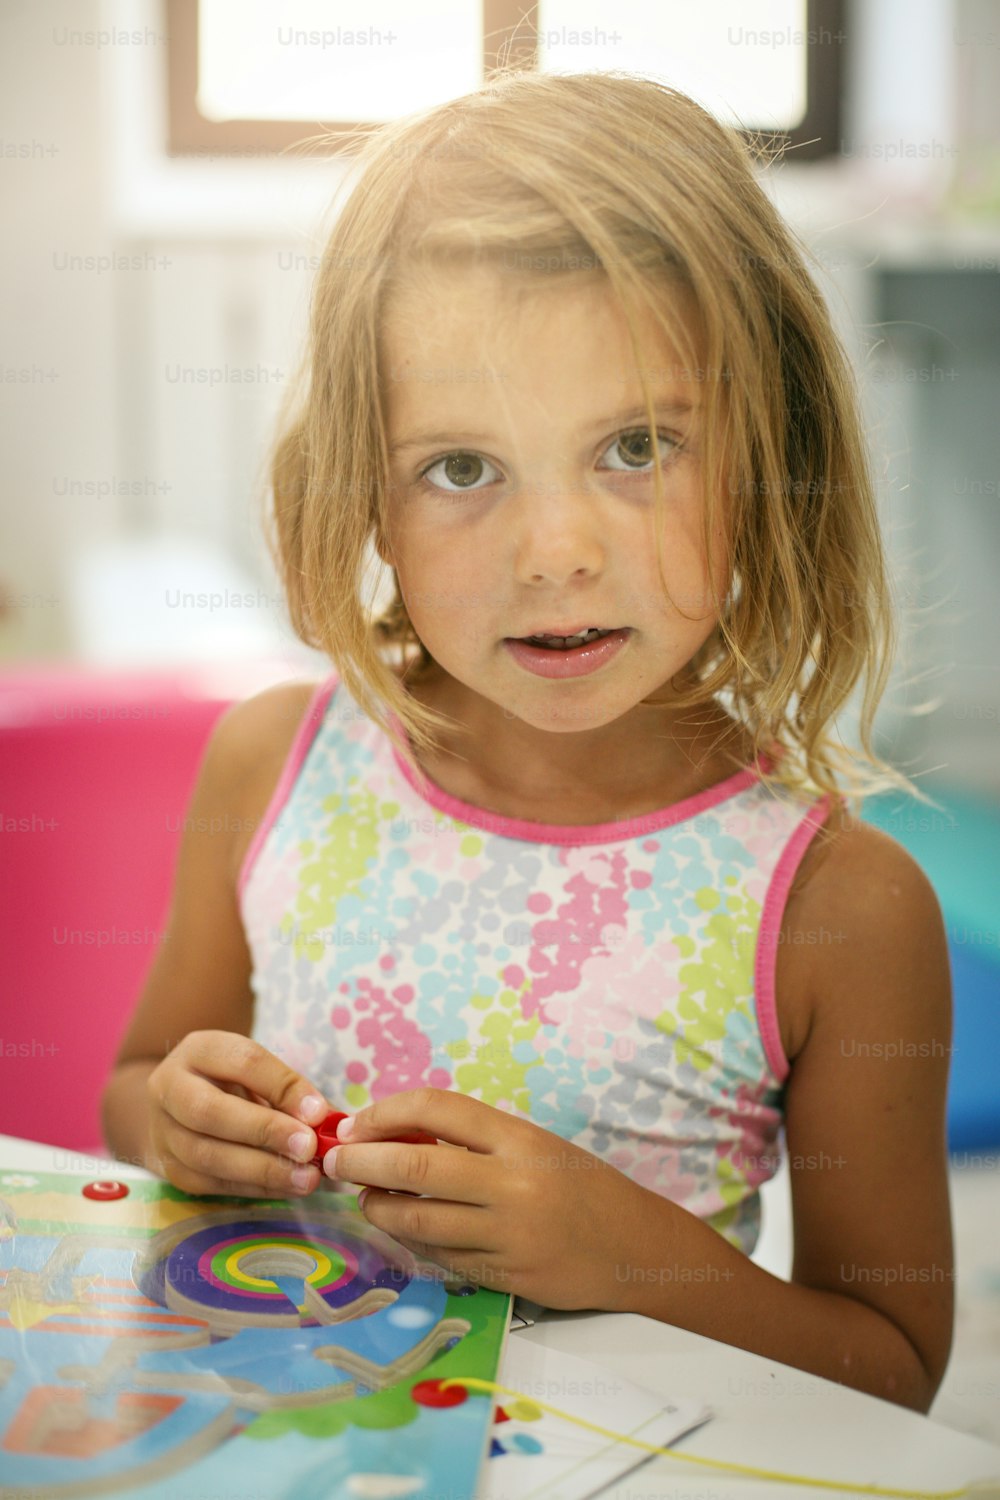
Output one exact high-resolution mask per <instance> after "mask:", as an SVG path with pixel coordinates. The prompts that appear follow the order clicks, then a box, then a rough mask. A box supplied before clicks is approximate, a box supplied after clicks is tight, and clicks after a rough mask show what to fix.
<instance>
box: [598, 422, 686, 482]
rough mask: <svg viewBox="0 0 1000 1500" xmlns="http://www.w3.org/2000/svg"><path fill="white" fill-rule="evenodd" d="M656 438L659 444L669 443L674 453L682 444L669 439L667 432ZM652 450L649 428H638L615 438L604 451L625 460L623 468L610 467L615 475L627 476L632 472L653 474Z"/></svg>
mask: <svg viewBox="0 0 1000 1500" xmlns="http://www.w3.org/2000/svg"><path fill="white" fill-rule="evenodd" d="M656 437H657V441H658V442H661V443H668V444H669V445H670V451H673V450H674V449H675V448H679V447H680V443H679V442H678V440H677V439H676V438H672V437H668V435H667V434H666V433H665V432H658V433H657V434H656ZM651 450H652V444H651V442H650V430H649V428H648V427H637V428H636V429H635V431H634V432H623V433H620V434H619V436H618V437H616V438H615V440H614V442H613V443H610V444H609V445H608V447H607V448H605V450H604V451H605V453H610V452H612V451H613V452H614V453H615V454H616V455H617V456H618V457H621V458H624V460H625V462H624V464H622V465H621V467H618V466H616V465H615V464H611V465H609V467H610V468H611V470H612V472H613V473H616V474H626V473H629V472H631V473H633V474H634V473H642V472H644V471H645V472H652V469H651V466H652V464H653V461H654V455H653V453H652V451H651ZM662 457H664V458H667V457H669V452H668V453H665V454H663V455H662Z"/></svg>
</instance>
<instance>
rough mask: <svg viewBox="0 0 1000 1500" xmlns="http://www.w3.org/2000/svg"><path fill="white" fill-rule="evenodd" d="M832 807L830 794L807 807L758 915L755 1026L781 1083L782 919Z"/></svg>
mask: <svg viewBox="0 0 1000 1500" xmlns="http://www.w3.org/2000/svg"><path fill="white" fill-rule="evenodd" d="M832 806H833V803H832V800H831V797H830V794H829V793H826V795H824V796H822V797H820V798H819V799H818V800H817V801H816V802H814V803H813V804H812V806H811V807H810V808H809V811H808V812H807V813H806V815H805V817H804V818H803V819H802V822H801V823H800V824H799V826H798V827H797V828H796V830H795V832H794V833H793V834H792V836H791V838H790V839H789V840H788V843H787V844H786V845H785V847H784V849H783V850H782V853H781V858H780V859H779V860H778V863H777V865H776V866H775V870H774V874H773V875H772V876H771V884H770V885H769V887H768V891H767V895H766V896H765V897H764V910H763V911H762V913H761V919H760V933H759V935H758V938H757V956H756V959H755V962H754V993H755V995H756V997H757V1025H758V1027H759V1028H760V1035H761V1040H762V1041H763V1043H764V1052H765V1054H766V1056H767V1060H768V1062H769V1063H770V1064H771V1071H772V1072H773V1073H774V1076H775V1078H776V1079H777V1080H778V1082H779V1083H784V1081H785V1079H786V1078H787V1077H788V1075H789V1073H790V1072H791V1071H792V1066H791V1063H790V1062H789V1061H788V1058H787V1057H786V1056H785V1049H784V1047H783V1046H782V1045H781V1031H780V1029H779V1027H778V1012H777V1008H776V1004H775V995H774V976H775V969H776V966H777V960H778V940H779V937H780V934H781V919H782V916H783V915H784V911H785V904H786V902H787V901H788V892H789V890H790V889H791V884H792V880H793V878H794V876H795V871H796V870H797V869H798V867H799V864H800V862H801V860H802V856H803V855H804V854H805V852H806V848H807V846H808V845H809V843H810V842H811V840H812V839H813V837H814V836H815V835H816V833H817V832H818V831H819V829H820V828H821V827H822V826H823V823H824V821H825V819H826V816H827V814H828V813H829V812H830V811H831V808H832Z"/></svg>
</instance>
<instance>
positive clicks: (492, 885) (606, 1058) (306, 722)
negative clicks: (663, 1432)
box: [238, 674, 830, 1255]
mask: <svg viewBox="0 0 1000 1500" xmlns="http://www.w3.org/2000/svg"><path fill="white" fill-rule="evenodd" d="M394 724H395V725H396V726H398V729H399V732H400V735H401V738H402V737H403V736H405V730H404V729H403V726H402V725H401V724H400V723H399V720H398V719H394ZM761 764H762V766H763V769H764V770H770V767H771V765H772V764H773V760H771V759H770V758H769V757H767V756H764V757H762V758H761ZM829 800H830V799H829V798H828V797H826V796H823V797H819V798H818V799H816V800H813V801H811V802H809V801H806V802H803V801H802V800H800V799H797V798H796V797H794V796H793V794H792V793H790V792H789V791H788V790H787V789H785V788H783V787H780V786H779V787H773V786H772V787H766V786H765V785H764V784H763V782H762V781H761V780H760V777H759V775H758V773H757V771H756V770H755V769H753V768H746V769H744V770H742V771H740V772H738V773H737V774H735V775H733V776H730V777H728V779H726V780H724V781H722V782H719V783H718V784H717V785H715V786H713V787H710V788H709V789H708V790H707V791H704V792H700V793H699V794H697V795H696V796H692V797H688V798H685V799H684V800H683V801H681V802H678V803H675V804H674V805H673V806H671V807H665V808H663V809H661V810H660V811H657V812H652V813H646V814H644V815H643V816H641V817H636V818H628V819H623V820H620V821H617V822H611V823H602V824H590V825H579V826H577V825H571V826H567V825H564V824H546V823H536V822H526V821H522V820H519V819H514V818H508V817H502V816H500V815H498V814H496V813H492V812H489V811H487V810H485V809H482V808H477V807H475V806H473V805H471V804H469V803H465V802H461V801H459V800H458V799H456V798H454V797H452V796H450V795H449V794H448V793H446V792H445V791H444V790H443V789H442V788H440V787H438V786H437V785H436V784H435V783H433V782H431V781H430V780H429V778H428V777H426V776H425V775H421V776H420V777H415V776H414V774H413V772H412V770H411V768H410V767H409V766H408V765H407V764H406V762H405V761H404V759H403V758H402V756H401V755H400V754H399V753H398V751H397V749H396V747H395V746H394V745H393V743H392V741H391V740H390V738H389V737H388V735H387V734H386V733H385V732H384V731H383V730H382V729H381V727H380V726H379V725H377V724H376V723H375V721H374V720H372V719H371V718H370V717H369V716H368V715H367V714H365V713H364V711H363V710H362V709H361V708H360V706H359V705H358V704H357V702H356V701H355V700H354V699H353V698H352V697H351V696H350V695H349V694H348V691H347V688H346V686H345V684H343V683H342V682H340V681H339V679H338V676H337V675H336V674H334V675H333V676H331V677H330V678H328V679H327V680H326V681H325V682H323V683H321V684H319V686H318V687H317V689H316V691H315V693H314V694H313V698H312V700H311V702H310V705H309V708H308V710H307V711H306V713H305V715H304V717H303V720H302V722H301V724H300V726H299V728H298V731H297V734H296V737H295V740H294V742H293V744H292V746H291V749H290V751H289V754H288V758H287V761H286V763H285V766H284V769H283V772H282V774H281V777H280V778H279V781H278V785H277V787H276V788H275V791H274V794H273V796H272V798H271V801H270V803H269V804H268V807H267V810H266V812H265V814H264V817H263V819H262V821H261V823H260V825H259V826H258V828H257V830H256V833H255V835H254V838H253V841H252V842H251V844H250V846H249V848H248V849H247V852H246V856H245V859H244V861H243V865H242V867H241V870H240V875H239V883H238V899H239V902H240V910H241V916H242V920H243V924H244V927H245V931H246V936H247V942H248V947H249V951H250V955H251V959H252V975H251V987H252V990H253V996H254V1020H253V1028H252V1031H251V1035H252V1036H253V1037H254V1038H255V1039H256V1040H257V1041H259V1042H260V1043H261V1045H262V1046H264V1047H265V1048H267V1049H268V1051H270V1052H273V1053H274V1054H276V1055H277V1056H279V1057H281V1058H282V1059H283V1060H284V1061H285V1062H286V1063H288V1064H289V1066H291V1067H293V1068H295V1069H296V1070H297V1071H299V1072H301V1073H302V1074H303V1075H304V1076H306V1077H307V1078H308V1079H310V1081H311V1082H312V1083H314V1084H315V1085H316V1086H317V1087H319V1088H321V1089H323V1090H324V1092H325V1094H326V1097H327V1098H328V1099H329V1100H330V1102H331V1104H332V1105H333V1106H334V1107H336V1108H344V1109H348V1110H357V1109H360V1108H361V1107H362V1106H363V1105H365V1104H368V1103H371V1102H373V1101H375V1100H378V1099H381V1098H384V1097H386V1096H387V1095H391V1094H395V1093H398V1092H400V1091H402V1090H406V1089H414V1088H419V1087H421V1086H424V1085H430V1086H431V1087H434V1088H442V1089H456V1090H458V1091H460V1092H462V1093H465V1094H470V1095H472V1096H474V1097H475V1098H478V1099H482V1100H484V1101H485V1102H486V1103H488V1104H492V1105H494V1106H496V1107H498V1108H501V1109H505V1110H508V1111H510V1112H512V1113H515V1114H520V1115H522V1116H523V1117H527V1118H529V1119H530V1120H532V1121H533V1122H534V1123H535V1124H537V1125H539V1126H541V1127H542V1128H543V1129H545V1130H548V1131H552V1132H553V1133H554V1134H556V1135H558V1136H562V1137H563V1138H565V1139H566V1140H568V1141H572V1142H573V1143H574V1144H576V1145H578V1146H580V1147H583V1148H584V1149H585V1150H587V1151H590V1152H593V1153H594V1154H595V1155H597V1156H600V1157H602V1158H604V1159H605V1160H607V1161H608V1162H610V1163H611V1165H612V1166H615V1167H617V1168H618V1169H619V1170H620V1171H622V1172H624V1173H626V1174H627V1175H628V1176H629V1177H631V1178H633V1179H634V1181H636V1182H637V1183H639V1184H640V1185H642V1186H643V1187H646V1188H649V1189H651V1190H652V1191H653V1192H656V1193H660V1194H662V1195H663V1196H664V1197H665V1198H668V1199H671V1200H672V1201H674V1202H675V1203H678V1204H681V1205H682V1206H683V1207H684V1208H686V1209H688V1210H689V1211H690V1212H691V1213H693V1214H696V1215H697V1216H698V1217H699V1218H702V1219H704V1220H705V1222H706V1223H708V1224H710V1225H711V1226H712V1227H713V1228H715V1229H716V1230H717V1231H718V1232H719V1233H720V1234H722V1235H723V1236H724V1237H725V1239H726V1240H727V1241H728V1242H729V1243H730V1244H732V1245H734V1246H735V1247H736V1248H737V1249H740V1250H743V1251H744V1252H745V1253H746V1254H747V1255H749V1254H750V1253H751V1252H752V1250H753V1249H754V1246H755V1245H756V1242H757V1236H758V1233H759V1229H760V1197H759V1192H758V1189H759V1187H760V1184H761V1183H762V1182H765V1181H766V1180H767V1179H768V1178H770V1177H773V1176H774V1174H775V1172H776V1171H777V1169H778V1166H779V1164H780V1148H779V1143H778V1134H779V1131H780V1129H781V1125H782V1123H783V1118H784V1115H783V1109H782V1102H783V1094H784V1084H785V1080H786V1078H787V1076H788V1072H789V1063H788V1061H787V1059H786V1057H785V1055H784V1052H783V1050H782V1045H781V1040H780V1036H779V1031H778V1024H777V1018H776V1014H775V999H774V974H775V960H776V955H777V946H778V940H779V935H780V928H781V919H782V912H783V909H784V905H785V900H786V898H787V895H788V890H789V887H790V885H791V882H792V877H793V875H794V873H795V870H796V868H797V866H798V864H799V861H800V859H801V858H802V855H803V853H804V851H805V849H806V846H807V845H808V843H809V841H810V840H811V838H812V837H813V835H814V834H815V832H816V830H817V829H818V828H819V826H820V825H821V823H822V822H823V819H824V817H825V816H826V813H827V812H828V811H829Z"/></svg>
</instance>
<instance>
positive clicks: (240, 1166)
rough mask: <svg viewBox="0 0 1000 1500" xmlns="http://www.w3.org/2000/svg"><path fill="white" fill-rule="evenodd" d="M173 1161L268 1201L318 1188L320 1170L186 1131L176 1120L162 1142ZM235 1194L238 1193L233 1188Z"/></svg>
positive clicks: (303, 1193) (266, 1152) (213, 1137)
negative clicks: (252, 1191) (256, 1192)
mask: <svg viewBox="0 0 1000 1500" xmlns="http://www.w3.org/2000/svg"><path fill="white" fill-rule="evenodd" d="M166 1146H167V1149H168V1151H170V1152H171V1153H172V1155H173V1156H174V1157H175V1159H176V1160H177V1161H179V1162H180V1163H181V1164H182V1165H183V1166H185V1167H187V1168H189V1169H190V1170H191V1171H193V1172H195V1173H197V1174H198V1175H199V1176H202V1177H206V1178H213V1179H215V1180H218V1181H222V1182H229V1183H237V1184H239V1183H243V1184H245V1185H250V1186H253V1187H254V1188H255V1189H258V1190H259V1191H260V1192H261V1194H262V1195H263V1196H268V1197H272V1198H288V1197H296V1198H298V1197H302V1196H304V1195H305V1194H306V1193H311V1192H312V1191H313V1189H314V1188H315V1187H317V1186H318V1184H319V1180H320V1175H321V1174H320V1170H319V1168H318V1167H312V1166H305V1165H303V1164H302V1163H301V1162H299V1163H296V1162H292V1161H288V1160H286V1159H285V1158H284V1157H281V1156H276V1155H275V1154H274V1153H273V1152H272V1151H258V1150H255V1149H254V1147H252V1146H245V1145H237V1144H234V1143H231V1142H229V1141H225V1140H219V1139H218V1138H217V1137H215V1136H210V1135H202V1134H200V1133H199V1132H198V1131H195V1130H189V1129H188V1127H187V1126H186V1125H184V1124H182V1123H180V1122H179V1121H178V1120H177V1119H176V1118H175V1119H174V1123H173V1126H172V1128H171V1130H170V1133H169V1135H168V1137H167V1140H166ZM235 1191H239V1188H236V1189H235Z"/></svg>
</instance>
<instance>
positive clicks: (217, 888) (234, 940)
mask: <svg viewBox="0 0 1000 1500" xmlns="http://www.w3.org/2000/svg"><path fill="white" fill-rule="evenodd" d="M310 691H311V689H310V688H309V687H308V685H307V686H306V687H305V688H303V686H302V685H301V684H292V685H282V686H280V687H277V688H272V689H269V690H268V691H267V692H264V693H260V694H258V695H256V697H254V698H251V699H249V700H248V701H247V702H245V703H239V704H235V705H233V706H232V707H231V708H229V709H227V710H226V711H225V712H224V713H223V714H222V715H221V717H220V718H219V719H218V721H217V722H216V724H215V726H214V728H213V730H212V733H211V736H210V738H209V742H208V745H207V748H206V750H205V753H204V755H203V757H202V762H201V765H200V768H199V772H198V776H197V780H196V784H195V788H194V792H193V794H192V797H191V802H190V806H189V807H188V810H187V816H186V818H185V823H184V832H183V835H182V838H181V844H180V849H179V852H178V859H177V870H176V875H175V880H174V889H173V897H172V903H171V909H170V916H169V921H168V924H167V932H166V936H165V939H164V941H163V943H162V945H161V947H160V949H159V951H158V953H157V955H156V958H155V959H154V961H153V964H152V967H151V968H150V971H149V973H148V975H147V978H146V982H145V985H144V987H143V990H142V993H141V995H140V997H139V1001H138V1004H137V1006H136V1010H135V1013H134V1015H133V1016H132V1019H131V1021H130V1023H129V1026H128V1029H127V1030H126V1032H125V1035H124V1037H123V1039H122V1042H121V1045H120V1047H119V1050H118V1055H117V1057H116V1060H115V1064H114V1068H113V1070H112V1073H111V1076H110V1078H109V1079H108V1082H107V1084H106V1086H105V1089H104V1093H103V1097H102V1121H103V1128H104V1136H105V1140H106V1141H107V1144H108V1146H109V1147H110V1149H111V1151H112V1152H113V1153H114V1154H115V1156H117V1157H118V1158H119V1160H125V1161H132V1162H135V1163H137V1164H138V1165H141V1166H145V1167H148V1168H149V1169H150V1170H152V1171H155V1172H159V1173H160V1174H161V1175H168V1176H170V1179H171V1181H176V1184H177V1186H185V1185H188V1190H189V1191H192V1192H205V1191H213V1190H215V1191H218V1190H220V1189H219V1188H218V1187H216V1188H215V1189H213V1188H212V1187H210V1186H207V1185H205V1184H204V1183H199V1181H198V1179H197V1178H196V1177H195V1176H194V1175H193V1173H194V1171H195V1170H196V1169H200V1170H201V1171H203V1172H204V1173H206V1174H207V1175H208V1176H211V1175H212V1173H211V1170H210V1169H211V1166H212V1164H213V1162H214V1160H215V1159H216V1158H217V1157H218V1155H219V1151H218V1147H219V1146H220V1145H221V1142H219V1140H218V1139H217V1138H218V1137H220V1136H221V1137H223V1139H224V1140H227V1141H231V1142H234V1143H235V1142H239V1143H240V1144H239V1145H238V1146H236V1148H235V1151H234V1150H233V1149H232V1148H230V1150H229V1153H228V1158H229V1160H230V1161H233V1162H235V1161H237V1160H238V1161H240V1162H242V1163H243V1164H249V1168H250V1171H251V1173H252V1175H251V1177H250V1179H249V1181H250V1182H251V1183H252V1182H257V1183H258V1185H259V1186H260V1187H261V1188H262V1189H266V1190H268V1191H271V1192H274V1193H276V1194H282V1193H284V1192H285V1191H291V1190H292V1187H291V1181H290V1179H291V1171H292V1168H293V1162H292V1161H291V1160H290V1159H287V1156H286V1151H287V1147H288V1141H289V1140H290V1138H291V1136H292V1135H293V1134H294V1133H295V1130H296V1116H299V1117H301V1112H300V1110H299V1106H300V1104H301V1102H302V1100H303V1099H304V1098H306V1097H307V1096H308V1095H309V1094H316V1095H317V1096H320V1097H321V1094H320V1090H318V1089H314V1088H313V1087H312V1086H311V1085H310V1083H309V1082H308V1080H305V1079H303V1078H301V1076H300V1075H299V1074H297V1073H296V1072H295V1071H294V1070H293V1069H291V1068H289V1067H287V1066H286V1065H285V1064H284V1063H283V1062H281V1060H280V1059H278V1058H276V1057H274V1056H273V1055H272V1054H270V1053H267V1052H266V1051H265V1050H264V1049H263V1048H261V1047H259V1046H258V1045H257V1044H256V1043H253V1042H251V1041H250V1040H249V1033H250V1030H251V1027H252V1022H253V992H252V990H251V987H250V973H251V959H250V954H249V951H248V948H247V943H246V938H245V935H244V931H243V925H242V921H241V918H240V913H239V908H238V905H237V900H236V889H235V885H236V874H237V871H236V869H235V867H234V847H235V831H236V830H239V829H240V828H241V827H243V826H244V815H245V814H247V813H249V812H250V811H251V803H252V804H253V805H254V807H255V806H256V803H257V802H259V801H260V796H259V781H260V767H261V765H262V764H264V765H266V766H269V767H273V769H274V779H275V780H276V779H277V774H278V768H279V766H280V763H281V760H282V756H283V753H284V749H285V748H286V745H285V742H286V741H287V740H288V739H289V738H290V736H291V735H292V734H293V732H294V729H295V726H296V723H297V719H296V716H295V713H294V712H293V710H294V708H295V706H296V704H298V705H299V707H300V708H301V707H302V706H303V701H304V697H305V696H306V695H308V693H309V692H310ZM299 717H301V714H299ZM251 791H253V792H254V796H253V797H250V796H248V793H249V792H251ZM265 800H266V799H265ZM178 1048H180V1051H179V1052H178V1051H177V1050H176V1049H178ZM167 1058H170V1062H169V1064H165V1062H164V1060H165V1059H167ZM177 1060H179V1062H180V1065H179V1066H175V1062H176V1061H177ZM161 1065H163V1066H162V1067H161ZM167 1069H169V1071H170V1078H169V1079H168V1080H167V1086H166V1087H165V1086H164V1084H163V1074H164V1072H165V1071H167ZM157 1070H159V1072H157ZM154 1073H156V1074H157V1077H156V1078H153V1074H154ZM201 1075H207V1077H206V1078H205V1079H204V1080H202V1078H201ZM151 1078H152V1084H151V1083H150V1080H151ZM200 1081H203V1082H204V1084H205V1086H203V1087H201V1089H200V1090H199V1088H198V1084H199V1082H200ZM209 1081H210V1082H211V1084H212V1087H211V1088H209V1087H208V1086H207V1084H208V1082H209ZM255 1094H256V1095H258V1096H259V1097H260V1098H261V1099H266V1100H267V1101H268V1102H269V1103H270V1105H272V1106H273V1111H271V1112H268V1113H266V1114H265V1113H263V1112H260V1111H258V1112H257V1114H256V1116H254V1117H251V1115H250V1113H249V1112H248V1111H249V1109H250V1106H249V1105H248V1104H246V1103H243V1104H238V1103H237V1100H244V1101H246V1100H249V1099H251V1098H252V1097H253V1096H254V1095H255ZM224 1096H229V1097H224ZM232 1096H235V1097H232ZM174 1099H176V1100H178V1101H179V1103H178V1104H177V1105H176V1106H175V1105H174V1103H173V1100H174ZM164 1100H165V1101H166V1106H167V1114H168V1115H169V1116H170V1119H169V1120H168V1129H169V1131H170V1132H171V1133H172V1137H173V1139H174V1140H176V1141H179V1140H181V1139H183V1140H184V1141H185V1142H187V1145H188V1146H192V1144H193V1145H196V1147H197V1150H196V1151H195V1150H192V1151H190V1152H185V1150H184V1148H183V1147H178V1150H180V1151H182V1152H184V1154H185V1156H189V1157H190V1159H187V1160H185V1163H184V1165H185V1168H186V1173H187V1175H186V1176H185V1177H184V1180H183V1181H182V1180H180V1179H181V1172H180V1170H179V1168H178V1164H177V1161H176V1160H175V1159H174V1156H173V1154H171V1157H170V1160H169V1164H168V1163H167V1162H165V1161H164V1160H163V1158H162V1155H161V1153H160V1150H159V1149H158V1146H157V1144H156V1142H154V1140H153V1139H152V1137H151V1126H152V1125H153V1123H154V1116H155V1115H157V1114H158V1117H159V1123H160V1125H161V1126H162V1123H163V1104H164ZM324 1104H325V1101H324ZM175 1107H176V1108H177V1110H178V1119H177V1121H176V1122H174V1120H173V1109H174V1108H175ZM293 1111H294V1112H295V1113H293ZM322 1113H325V1109H324V1111H323V1112H322ZM322 1113H321V1114H320V1116H319V1118H322ZM247 1122H249V1123H248V1124H247ZM310 1123H313V1122H312V1121H310ZM297 1128H298V1130H299V1131H301V1130H302V1124H301V1123H299V1124H298V1127H297ZM247 1129H249V1132H250V1134H249V1135H248V1134H247V1133H246V1132H247ZM192 1131H193V1132H194V1136H197V1137H199V1139H198V1141H197V1142H194V1136H193V1135H192V1133H191V1132H192ZM166 1133H167V1132H166V1131H165V1130H164V1129H162V1128H161V1129H159V1130H158V1131H157V1134H158V1135H159V1136H161V1137H163V1136H164V1135H165V1134H166ZM307 1134H308V1135H309V1137H310V1141H311V1143H312V1144H313V1145H314V1141H313V1140H312V1132H311V1131H309V1132H307ZM248 1147H254V1148H258V1149H257V1150H255V1151H254V1153H253V1156H254V1158H255V1160H256V1169H254V1162H253V1160H252V1159H251V1157H250V1156H249V1155H248V1154H247V1152H248ZM237 1153H239V1155H238V1156H237ZM265 1153H267V1155H265ZM311 1154H312V1153H311V1152H310V1155H311ZM201 1155H204V1158H205V1160H204V1161H203V1162H202V1161H201V1159H200V1157H201ZM196 1158H197V1159H196ZM318 1180H319V1174H318V1172H317V1171H316V1169H315V1168H311V1169H310V1180H309V1185H310V1186H315V1184H316V1182H317V1181H318ZM221 1190H223V1191H225V1190H226V1189H225V1188H223V1189H221ZM232 1190H235V1184H234V1188H233V1189H232ZM247 1191H249V1188H247Z"/></svg>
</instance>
